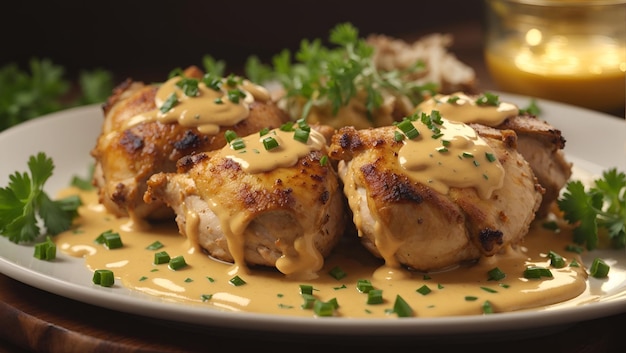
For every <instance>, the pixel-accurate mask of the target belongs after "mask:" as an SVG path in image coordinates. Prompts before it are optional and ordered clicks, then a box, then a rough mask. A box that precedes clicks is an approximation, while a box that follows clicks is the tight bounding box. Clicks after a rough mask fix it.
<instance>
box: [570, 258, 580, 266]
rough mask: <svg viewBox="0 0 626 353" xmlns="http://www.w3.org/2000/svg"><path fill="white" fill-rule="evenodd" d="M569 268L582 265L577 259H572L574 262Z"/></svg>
mask: <svg viewBox="0 0 626 353" xmlns="http://www.w3.org/2000/svg"><path fill="white" fill-rule="evenodd" d="M569 267H580V264H579V263H578V261H576V259H572V262H570V263H569Z"/></svg>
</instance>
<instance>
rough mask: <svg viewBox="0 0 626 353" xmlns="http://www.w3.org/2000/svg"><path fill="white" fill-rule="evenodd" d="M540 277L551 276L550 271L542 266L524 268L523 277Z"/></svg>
mask: <svg viewBox="0 0 626 353" xmlns="http://www.w3.org/2000/svg"><path fill="white" fill-rule="evenodd" d="M541 277H553V276H552V272H551V271H550V270H549V269H547V268H544V267H539V266H529V267H527V268H526V269H525V270H524V278H528V279H537V278H541Z"/></svg>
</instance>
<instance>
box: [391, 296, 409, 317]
mask: <svg viewBox="0 0 626 353" xmlns="http://www.w3.org/2000/svg"><path fill="white" fill-rule="evenodd" d="M393 312H394V313H396V315H398V317H410V316H413V309H412V308H411V307H410V306H409V303H407V302H406V301H405V300H404V299H403V298H402V297H401V296H399V295H396V301H395V302H394V303H393Z"/></svg>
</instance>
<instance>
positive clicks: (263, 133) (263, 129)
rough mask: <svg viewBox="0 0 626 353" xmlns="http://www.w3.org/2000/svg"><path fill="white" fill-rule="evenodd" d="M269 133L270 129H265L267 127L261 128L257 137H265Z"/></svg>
mask: <svg viewBox="0 0 626 353" xmlns="http://www.w3.org/2000/svg"><path fill="white" fill-rule="evenodd" d="M269 132H270V129H269V128H267V127H264V128H262V129H261V130H260V131H259V136H265V135H267V134H268V133H269Z"/></svg>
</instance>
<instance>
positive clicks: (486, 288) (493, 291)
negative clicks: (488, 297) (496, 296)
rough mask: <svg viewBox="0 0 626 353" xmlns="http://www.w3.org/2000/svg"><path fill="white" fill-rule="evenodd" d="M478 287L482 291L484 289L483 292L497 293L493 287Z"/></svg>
mask: <svg viewBox="0 0 626 353" xmlns="http://www.w3.org/2000/svg"><path fill="white" fill-rule="evenodd" d="M480 289H482V290H484V291H485V292H487V293H498V291H497V290H495V289H491V288H489V287H480Z"/></svg>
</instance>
